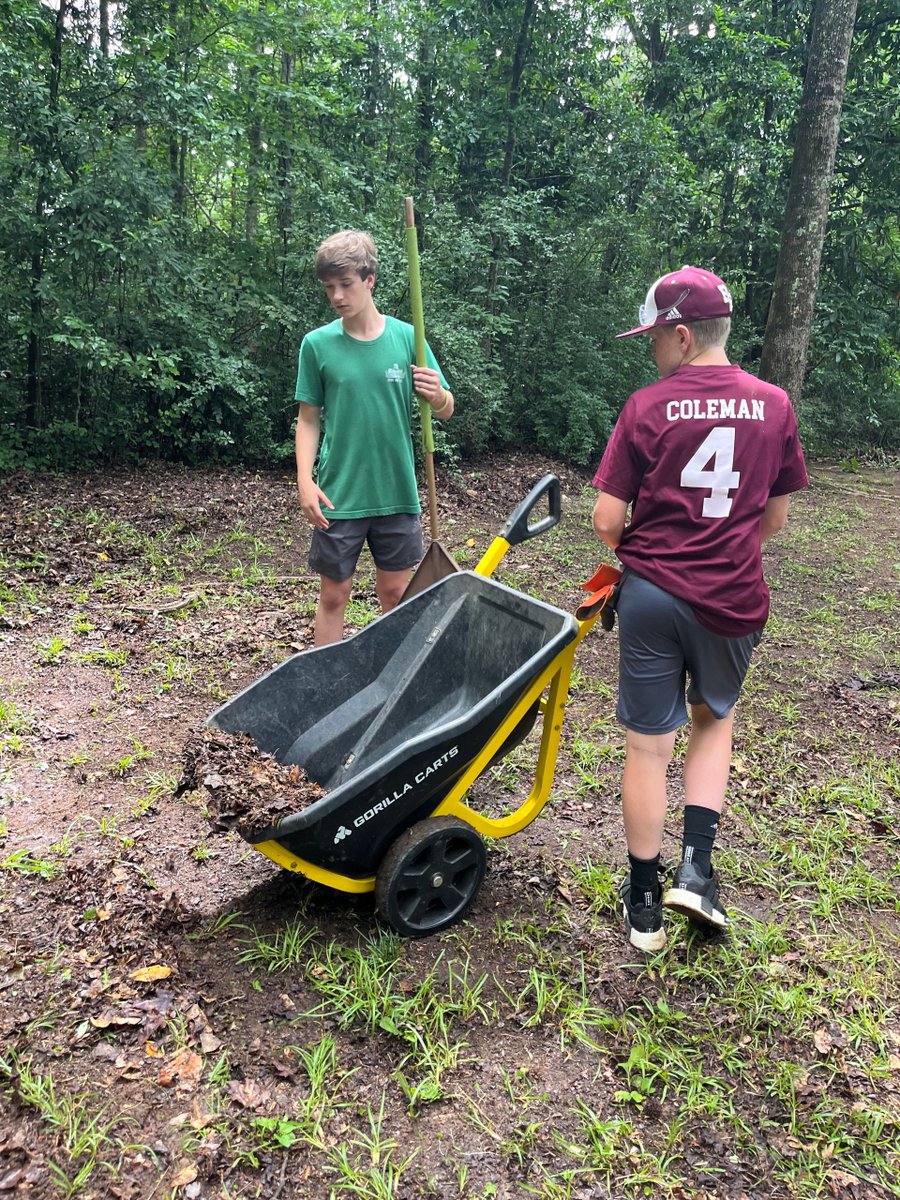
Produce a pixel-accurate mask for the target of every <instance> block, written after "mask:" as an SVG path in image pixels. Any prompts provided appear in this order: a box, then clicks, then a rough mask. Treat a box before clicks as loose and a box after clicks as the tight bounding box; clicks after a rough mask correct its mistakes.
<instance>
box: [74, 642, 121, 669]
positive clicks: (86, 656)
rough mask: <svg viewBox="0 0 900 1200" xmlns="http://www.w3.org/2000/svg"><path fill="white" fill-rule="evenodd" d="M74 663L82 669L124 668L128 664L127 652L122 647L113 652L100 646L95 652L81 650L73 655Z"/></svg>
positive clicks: (109, 648)
mask: <svg viewBox="0 0 900 1200" xmlns="http://www.w3.org/2000/svg"><path fill="white" fill-rule="evenodd" d="M74 659H75V662H76V663H78V664H79V666H83V667H109V668H115V667H124V665H125V663H127V662H128V651H127V650H126V649H125V648H124V646H123V647H121V648H120V649H118V650H113V649H112V648H111V647H109V646H101V647H100V648H98V649H97V650H83V651H82V652H81V653H79V654H76V655H74Z"/></svg>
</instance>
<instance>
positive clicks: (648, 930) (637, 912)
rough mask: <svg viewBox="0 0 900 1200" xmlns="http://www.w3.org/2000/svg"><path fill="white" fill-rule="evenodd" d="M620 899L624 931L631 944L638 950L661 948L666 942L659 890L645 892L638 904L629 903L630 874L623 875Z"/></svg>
mask: <svg viewBox="0 0 900 1200" xmlns="http://www.w3.org/2000/svg"><path fill="white" fill-rule="evenodd" d="M619 899H620V900H621V901H622V916H623V917H624V918H625V932H626V933H627V934H628V940H629V942H631V944H632V946H636V947H637V949H638V950H648V951H650V950H662V949H663V947H664V946H665V944H666V931H665V930H664V929H663V923H662V901H661V900H660V895H659V892H657V893H656V896H655V898H654V896H653V893H652V892H645V893H644V898H643V900H641V901H640V903H638V904H632V903H631V875H630V874H628V875H626V876H625V878H624V880H623V881H622V886H621V887H620V888H619Z"/></svg>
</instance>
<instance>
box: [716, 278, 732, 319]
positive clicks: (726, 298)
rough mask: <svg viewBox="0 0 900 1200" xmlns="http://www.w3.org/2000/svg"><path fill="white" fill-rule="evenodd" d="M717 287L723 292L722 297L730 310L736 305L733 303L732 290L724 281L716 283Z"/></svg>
mask: <svg viewBox="0 0 900 1200" xmlns="http://www.w3.org/2000/svg"><path fill="white" fill-rule="evenodd" d="M716 287H717V288H718V289H719V291H720V292H721V293H722V299H723V300H724V301H725V303H726V304H727V305H728V309H729V312H730V311H731V309H732V308H733V307H734V305H733V304H732V300H731V292H729V290H728V288H727V287H726V286H725V284H724V283H718V284H716Z"/></svg>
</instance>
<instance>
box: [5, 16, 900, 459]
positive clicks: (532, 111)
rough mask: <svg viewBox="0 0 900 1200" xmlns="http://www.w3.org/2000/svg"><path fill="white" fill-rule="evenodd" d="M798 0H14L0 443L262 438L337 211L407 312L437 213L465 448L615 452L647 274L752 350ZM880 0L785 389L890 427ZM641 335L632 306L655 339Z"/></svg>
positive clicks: (888, 437) (797, 51) (787, 126)
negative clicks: (708, 283) (705, 285)
mask: <svg viewBox="0 0 900 1200" xmlns="http://www.w3.org/2000/svg"><path fill="white" fill-rule="evenodd" d="M812 7H813V5H812V3H811V0H768V2H767V3H765V4H760V5H748V4H746V3H737V2H730V0H726V2H724V3H721V4H712V3H705V2H697V0H645V2H643V3H639V4H633V3H632V4H627V3H620V2H618V0H591V2H586V0H470V2H469V3H466V4H462V3H460V2H459V0H430V2H429V3H424V2H423V0H315V3H308V4H303V3H298V2H297V0H290V2H286V0H252V2H250V0H166V2H159V0H152V2H151V0H121V2H119V3H114V2H113V0H80V2H78V3H75V2H73V0H57V3H56V4H55V5H54V6H53V7H50V6H48V5H44V4H42V3H38V2H36V0H0V21H2V38H0V260H2V263H3V271H2V274H0V306H2V309H3V311H4V313H5V315H6V320H5V321H4V322H3V324H2V327H0V470H3V469H11V468H16V467H20V466H38V467H47V466H49V467H57V468H67V467H72V466H79V465H82V464H85V463H88V462H91V461H104V460H107V461H108V460H118V461H135V460H139V459H142V458H145V457H151V456H153V457H162V458H165V459H168V460H171V461H182V462H200V461H208V460H211V459H218V460H220V461H224V462H242V463H254V462H264V461H265V462H276V461H278V460H279V459H281V458H283V457H286V456H288V455H289V454H290V453H291V450H292V433H291V431H292V424H293V419H294V410H295V406H294V403H293V384H294V377H295V370H296V355H297V350H298V347H299V343H300V340H301V338H302V336H303V334H304V333H305V332H306V331H307V330H309V329H310V328H312V327H314V326H316V325H318V324H320V323H321V322H323V321H325V320H328V319H329V317H330V315H331V314H330V313H329V311H328V309H327V305H326V304H325V303H324V300H323V297H322V295H321V293H320V288H319V286H318V284H317V283H316V280H315V277H314V273H313V269H312V262H313V255H314V250H315V247H316V245H317V244H318V242H319V241H320V240H321V239H322V238H323V237H325V236H327V235H328V234H329V233H330V232H333V231H334V230H335V229H338V228H342V227H345V226H357V227H362V228H365V229H367V230H368V231H369V232H370V233H372V235H373V236H374V237H375V239H376V241H377V242H378V244H379V247H380V253H381V258H380V272H379V282H378V285H377V286H378V293H377V295H378V302H379V305H380V307H381V308H382V309H383V310H384V311H387V312H392V313H395V314H396V315H398V316H401V317H402V316H407V315H408V296H407V292H406V275H405V259H404V248H403V236H402V224H403V205H402V199H403V196H404V195H406V194H412V195H413V196H414V197H415V199H416V202H417V212H418V216H419V217H420V219H421V245H422V257H423V273H424V292H425V306H426V319H427V322H428V334H429V340H430V341H431V343H432V345H433V347H434V348H435V350H436V352H437V354H438V357H439V358H440V360H441V362H442V364H444V366H445V369H446V372H447V374H448V377H449V378H450V381H451V383H452V386H453V390H454V392H455V393H456V395H457V397H458V400H459V416H458V418H457V419H456V420H454V421H453V422H452V423H451V425H450V426H449V427H448V428H447V429H446V430H445V429H443V428H442V429H441V430H440V432H439V437H440V438H441V439H442V440H441V441H440V442H439V447H440V448H441V449H443V451H444V452H445V454H447V455H448V456H450V457H455V458H459V457H461V456H465V455H466V454H470V453H474V452H478V451H481V450H486V449H497V448H500V449H502V448H503V447H504V446H507V445H512V444H529V445H532V446H535V447H537V448H539V449H544V450H547V451H549V452H552V453H553V454H554V455H557V456H560V457H562V458H565V459H568V460H569V461H571V462H573V463H578V464H585V463H590V462H592V461H594V460H596V458H597V457H599V450H600V449H601V448H602V446H603V444H604V442H605V440H606V438H607V436H608V434H609V432H610V430H611V428H612V424H613V422H614V421H615V417H616V415H617V413H618V411H619V409H620V407H621V404H622V402H623V401H624V399H625V397H626V396H627V395H628V394H629V392H630V391H632V390H633V389H634V388H635V387H637V386H640V385H641V384H642V383H645V382H648V381H649V379H650V378H651V377H652V375H653V371H652V365H651V363H650V361H649V358H648V356H647V354H646V347H644V346H641V345H639V344H623V343H616V342H614V340H613V335H614V333H615V332H617V331H619V330H621V329H624V328H627V327H629V326H630V325H631V324H633V323H634V316H635V313H636V308H637V305H638V303H639V301H640V300H641V299H642V298H643V294H644V291H645V289H646V287H647V284H648V283H649V281H650V280H652V279H653V278H654V277H656V276H657V275H658V274H660V273H662V272H663V271H665V270H669V269H672V268H673V267H677V266H679V265H681V264H682V263H683V262H694V263H697V264H700V265H704V266H707V267H709V268H711V269H713V270H715V271H716V272H717V273H719V274H720V275H721V276H723V277H724V278H725V279H726V280H727V281H728V283H729V284H730V285H731V287H732V289H733V291H734V294H735V298H736V314H735V318H736V319H735V328H734V334H733V341H732V352H733V357H735V358H738V359H742V360H743V361H744V362H745V363H746V364H747V365H748V366H749V367H750V368H751V369H755V367H756V365H757V364H758V362H759V358H760V355H761V351H762V345H763V338H764V332H765V326H766V318H767V312H768V308H769V302H770V297H771V291H772V283H773V279H774V276H775V266H776V260H777V257H778V249H779V239H780V234H781V223H782V218H783V214H784V211H785V200H786V196H787V190H788V181H789V177H790V170H791V161H792V147H793V129H794V123H795V121H796V119H797V114H798V107H799V103H800V97H801V92H802V88H803V78H804V70H805V65H806V62H807V46H808V39H809V33H810V23H811V16H812ZM898 50H900V21H898V19H897V8H896V3H895V0H861V2H860V4H859V7H858V13H857V19H856V28H855V33H854V37H853V42H852V49H851V57H850V63H849V71H848V76H847V86H846V94H845V96H844V106H843V116H842V123H841V134H840V138H839V142H838V148H837V160H836V165H835V179H834V187H833V192H832V205H831V213H830V220H829V225H828V230H827V235H826V240H825V247H824V255H823V261H822V273H821V280H820V284H819V289H818V297H817V305H816V313H815V322H814V325H813V328H812V334H811V341H810V348H809V359H808V368H807V374H806V379H805V384H804V390H803V395H802V402H801V403H800V405H799V409H800V418H801V425H802V428H803V434H804V439H805V442H806V445H807V447H808V449H809V450H810V451H811V452H812V453H814V454H816V453H817V454H835V453H836V454H838V455H846V456H848V457H851V458H852V457H853V456H856V455H871V454H873V453H874V454H876V455H881V456H882V457H884V456H890V455H892V454H894V453H895V452H896V451H897V450H898V448H900V351H898V346H897V342H896V336H895V334H896V329H897V326H898V296H900V229H898V216H897V196H898V194H900V170H898V155H897V145H898V142H900V128H898V106H897V71H896V63H897V61H898ZM641 340H642V339H637V341H638V342H640V341H641Z"/></svg>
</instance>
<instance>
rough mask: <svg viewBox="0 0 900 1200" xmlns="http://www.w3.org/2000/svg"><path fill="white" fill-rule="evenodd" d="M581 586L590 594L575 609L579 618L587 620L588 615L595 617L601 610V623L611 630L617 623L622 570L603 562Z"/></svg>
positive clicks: (607, 629)
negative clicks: (617, 602) (617, 604)
mask: <svg viewBox="0 0 900 1200" xmlns="http://www.w3.org/2000/svg"><path fill="white" fill-rule="evenodd" d="M581 586H582V588H583V589H584V591H586V592H588V593H589V595H588V598H587V599H586V600H585V601H583V602H582V603H581V604H579V606H578V607H577V608H576V609H575V616H576V618H577V620H579V621H586V620H587V619H588V617H593V616H594V615H595V614H596V613H598V612H599V613H600V624H601V625H602V626H603V628H604V629H605V630H606V631H607V632H609V630H611V629H612V627H613V626H614V625H615V623H616V601H617V600H618V598H619V588H620V587H621V586H622V572H621V571H619V570H618V569H617V568H616V567H610V566H608V565H607V564H606V563H601V564H600V566H599V567H598V568H597V570H596V571H595V572H594V574H593V575H592V576H591V577H590V579H588V580H586V582H585V583H583V584H582V585H581Z"/></svg>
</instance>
